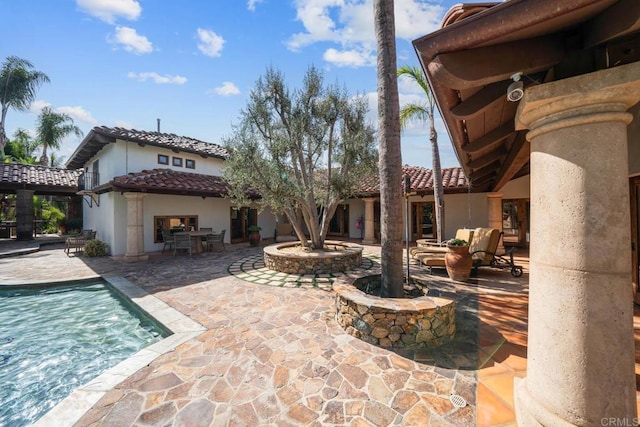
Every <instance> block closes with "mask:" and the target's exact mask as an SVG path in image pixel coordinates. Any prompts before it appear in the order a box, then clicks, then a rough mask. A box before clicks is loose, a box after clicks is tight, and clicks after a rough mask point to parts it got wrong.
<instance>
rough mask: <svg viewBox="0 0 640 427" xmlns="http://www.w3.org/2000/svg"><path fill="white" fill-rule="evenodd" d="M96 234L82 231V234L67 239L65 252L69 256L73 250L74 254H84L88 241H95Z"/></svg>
mask: <svg viewBox="0 0 640 427" xmlns="http://www.w3.org/2000/svg"><path fill="white" fill-rule="evenodd" d="M95 237H96V232H95V231H93V230H82V232H81V233H80V234H77V235H75V236H70V237H67V239H66V240H65V241H64V251H65V252H66V253H67V254H68V253H70V252H71V249H73V251H74V252H76V253H77V252H78V251H80V252H82V251H83V250H84V245H85V243H87V241H89V240H91V239H95Z"/></svg>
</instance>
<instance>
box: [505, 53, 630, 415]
mask: <svg viewBox="0 0 640 427" xmlns="http://www.w3.org/2000/svg"><path fill="white" fill-rule="evenodd" d="M639 100H640V63H635V64H629V65H622V66H619V67H615V68H611V69H607V70H602V71H598V72H595V73H591V74H586V75H582V76H577V77H573V78H568V79H564V80H559V81H556V82H551V83H547V84H542V85H539V86H534V87H531V88H528V89H527V91H526V93H525V96H524V98H523V99H522V101H521V103H520V105H519V107H518V112H517V114H516V129H530V131H529V133H528V134H527V139H529V141H531V246H530V256H531V260H530V261H531V264H530V265H531V274H530V291H529V341H528V356H527V359H528V362H527V376H526V378H525V379H523V380H520V381H518V380H516V388H515V401H516V414H517V418H518V425H519V426H534V425H535V426H539V425H545V426H570V425H579V426H600V425H604V424H602V423H603V420H605V421H607V420H610V419H616V420H617V421H616V422H617V423H619V424H618V425H622V424H620V423H626V424H624V425H633V421H634V417H636V388H635V374H634V338H633V303H632V297H631V252H630V251H631V248H630V218H629V217H630V215H629V187H628V176H627V175H628V159H627V124H628V123H629V122H630V121H631V120H632V116H631V114H629V113H628V112H627V109H628V108H629V107H631V106H633V105H634V104H636V103H637V102H638V101H639ZM607 422H608V421H607ZM608 425H611V424H608Z"/></svg>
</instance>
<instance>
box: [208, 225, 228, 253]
mask: <svg viewBox="0 0 640 427" xmlns="http://www.w3.org/2000/svg"><path fill="white" fill-rule="evenodd" d="M226 232H227V230H226V229H225V230H222V231H221V232H220V233H219V234H207V251H209V250H210V249H211V248H215V247H220V246H222V250H225V249H226V248H225V247H224V234H225V233H226Z"/></svg>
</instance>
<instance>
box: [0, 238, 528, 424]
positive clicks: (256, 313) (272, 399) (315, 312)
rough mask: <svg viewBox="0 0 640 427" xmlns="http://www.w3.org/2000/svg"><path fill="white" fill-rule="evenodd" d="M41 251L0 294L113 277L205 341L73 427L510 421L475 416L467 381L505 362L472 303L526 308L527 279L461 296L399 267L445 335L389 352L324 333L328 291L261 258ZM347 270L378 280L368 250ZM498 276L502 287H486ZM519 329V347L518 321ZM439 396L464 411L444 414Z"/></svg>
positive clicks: (17, 264)
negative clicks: (17, 286)
mask: <svg viewBox="0 0 640 427" xmlns="http://www.w3.org/2000/svg"><path fill="white" fill-rule="evenodd" d="M43 249H44V248H43ZM49 249H50V250H42V251H40V252H37V253H33V254H28V255H24V256H21V257H18V258H4V259H0V283H7V282H20V281H35V280H57V279H72V278H82V277H87V276H91V275H95V274H100V275H103V276H122V277H125V278H126V279H128V280H129V281H131V282H133V283H135V284H136V285H138V286H140V287H141V288H143V289H144V290H146V291H147V292H149V293H151V294H153V295H154V296H155V297H157V298H160V299H161V300H163V301H164V302H166V303H167V304H169V305H171V306H172V307H174V308H175V309H177V310H179V311H180V312H182V313H183V314H185V315H187V316H189V317H190V318H191V319H192V320H194V321H196V322H198V323H199V324H201V325H202V326H203V327H205V328H206V332H204V333H202V334H201V335H199V336H198V337H197V338H195V339H192V340H190V341H188V342H186V343H184V344H182V345H181V346H179V347H177V348H176V349H175V350H174V351H171V352H169V353H166V354H165V355H163V356H160V357H159V358H157V359H156V360H154V361H153V362H152V363H150V364H149V365H148V366H147V367H145V368H143V369H141V370H139V371H138V372H136V373H135V374H134V375H132V376H131V377H129V378H127V379H126V380H125V381H123V382H122V383H121V384H119V385H118V386H116V387H115V388H113V389H112V390H111V391H109V392H108V393H107V394H106V395H105V396H104V397H103V398H102V399H101V400H100V401H99V402H98V403H97V404H96V405H94V407H93V408H92V409H91V410H89V411H88V412H87V413H86V414H85V415H84V416H83V417H82V418H81V419H80V420H79V421H78V422H77V423H76V425H78V426H126V425H176V426H178V425H184V426H199V425H202V426H209V425H212V426H217V425H221V426H222V425H251V426H253V425H274V426H276V425H277V426H287V425H291V426H298V425H355V426H385V425H407V426H410V425H419V426H469V425H492V424H497V422H508V421H509V418H508V417H507V418H506V421H501V420H500V419H497V418H495V417H494V418H491V417H490V416H488V415H487V412H486V410H482V411H481V410H480V408H477V405H476V403H477V398H476V396H477V386H478V380H477V376H476V372H477V369H478V368H479V367H480V366H481V365H482V366H484V367H488V366H489V365H492V368H493V363H494V359H497V360H500V361H502V362H503V363H504V364H505V365H506V364H507V363H508V362H509V358H510V357H511V356H512V355H511V354H510V353H509V352H508V351H507V352H505V351H504V350H502V351H501V348H502V347H503V346H502V344H504V343H505V342H506V339H507V338H505V337H504V336H503V335H502V334H501V332H499V331H498V328H499V327H500V325H499V324H497V323H495V324H487V323H486V322H484V321H483V320H481V319H480V318H479V316H478V300H479V298H478V289H480V290H481V291H482V292H483V293H485V294H489V295H494V297H495V298H500V296H501V295H504V294H506V293H508V294H511V295H513V294H515V295H516V296H517V295H523V296H524V298H525V301H526V279H513V278H511V276H509V275H508V273H505V272H487V273H486V274H485V273H484V272H483V274H482V275H481V276H482V277H483V278H482V279H476V280H475V281H473V282H470V283H464V284H460V283H455V282H451V281H449V280H448V279H447V278H446V277H445V276H443V275H438V274H436V275H429V274H428V273H427V272H426V271H425V270H423V269H419V268H418V267H417V266H416V265H412V267H411V269H412V274H413V275H416V276H419V277H421V278H424V279H428V280H429V281H430V282H431V286H430V292H432V293H435V294H438V295H441V296H445V297H450V298H453V299H455V300H456V311H457V319H456V323H457V327H458V334H457V335H456V340H455V341H454V342H452V343H449V344H447V345H446V346H444V347H442V348H440V349H434V350H420V351H403V352H393V351H389V350H385V349H382V348H378V347H375V346H372V345H369V344H367V343H364V342H362V341H360V340H358V339H356V338H354V337H352V336H350V335H348V334H346V333H345V332H344V331H343V330H342V329H341V328H340V326H339V325H337V323H336V321H335V320H334V310H335V309H334V295H333V293H332V292H331V290H330V282H331V281H332V279H333V277H335V276H333V275H323V276H318V277H315V276H298V275H286V274H282V273H275V272H271V271H268V270H265V269H264V265H263V264H262V263H261V255H260V251H261V248H248V247H246V246H243V245H236V246H233V245H232V246H230V247H229V248H228V250H227V251H226V252H219V253H204V254H198V255H194V256H192V257H189V256H186V255H185V256H177V257H173V256H170V255H159V254H154V255H153V256H152V257H151V259H150V260H149V261H147V262H142V263H135V264H128V263H124V262H122V261H121V260H118V259H112V258H109V257H104V258H93V259H92V258H86V257H83V256H75V255H71V256H67V255H66V254H64V253H63V251H62V249H61V247H58V248H56V247H51V248H49ZM360 268H361V269H363V270H367V271H371V272H372V273H373V272H375V271H379V247H373V246H372V247H366V248H365V253H364V259H363V263H362V265H361V267H360ZM484 276H487V277H488V279H485V278H484ZM505 276H506V277H507V278H508V279H507V281H506V283H503V284H502V285H499V286H498V288H495V287H492V286H491V284H492V283H493V281H495V280H496V278H500V279H502V278H505ZM525 276H526V274H525ZM512 279H513V280H512ZM500 286H502V288H500ZM481 317H482V316H481ZM499 320H500V319H496V322H498V321H499ZM509 320H510V319H505V323H508V321H509ZM522 324H524V327H525V333H526V316H525V318H524V319H522ZM502 326H505V325H502ZM504 329H505V330H506V331H507V332H509V331H512V336H510V337H509V338H510V339H517V338H521V335H522V333H523V332H522V330H521V328H520V324H518V323H516V325H515V327H512V326H510V325H508V327H505V328H504ZM479 331H484V335H483V337H479ZM518 334H520V335H518ZM479 341H480V342H479ZM525 344H526V341H525ZM479 345H484V346H485V347H483V349H487V350H486V351H487V352H488V353H483V352H482V351H479ZM525 357H526V353H525ZM512 359H513V358H512ZM513 360H515V359H513ZM513 360H512V361H513ZM525 361H526V359H525ZM520 368H521V367H520ZM496 369H497V368H496ZM522 369H524V368H522ZM506 372H514V371H513V370H508V369H507V370H506ZM485 383H486V384H483V387H489V388H492V390H493V389H495V388H496V387H497V386H498V385H499V384H498V385H497V383H496V382H495V381H494V382H491V380H490V379H489V378H487V379H486V381H485ZM452 394H455V395H459V396H461V397H462V398H464V399H465V400H466V403H467V405H466V406H464V407H457V406H456V405H454V404H453V403H452V401H451V400H450V396H451V395H452ZM489 394H490V393H489ZM483 396H485V397H486V396H487V394H486V393H485V394H482V396H480V397H479V398H483ZM499 403H501V404H503V402H499ZM489 415H491V414H489ZM507 415H508V414H507ZM485 421H486V422H485Z"/></svg>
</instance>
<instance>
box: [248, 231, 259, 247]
mask: <svg viewBox="0 0 640 427" xmlns="http://www.w3.org/2000/svg"><path fill="white" fill-rule="evenodd" d="M261 238H262V236H261V235H260V232H259V231H252V232H250V233H249V246H258V245H259V244H260V239H261Z"/></svg>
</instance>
